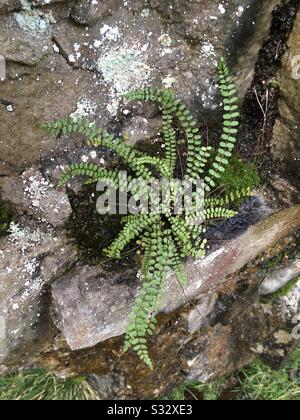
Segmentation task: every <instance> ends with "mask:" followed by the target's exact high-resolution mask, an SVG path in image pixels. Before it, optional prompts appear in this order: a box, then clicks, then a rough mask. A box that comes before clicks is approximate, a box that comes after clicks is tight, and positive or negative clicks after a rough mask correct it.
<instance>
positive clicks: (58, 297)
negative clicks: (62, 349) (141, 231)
mask: <svg viewBox="0 0 300 420" xmlns="http://www.w3.org/2000/svg"><path fill="white" fill-rule="evenodd" d="M299 228H300V206H295V207H293V208H290V209H287V210H283V211H281V212H279V213H276V214H274V215H272V216H270V217H268V218H267V219H265V220H264V221H262V222H261V223H258V224H257V225H255V226H253V227H250V228H249V229H248V230H247V231H246V233H244V234H243V235H241V236H239V237H238V238H236V239H234V240H232V241H229V242H228V243H227V244H226V245H224V246H223V247H221V248H219V249H217V250H216V251H214V252H212V253H211V254H210V255H208V256H207V257H206V258H205V259H203V260H201V261H192V260H189V261H188V262H187V263H186V265H185V270H186V272H187V274H188V283H187V285H186V286H185V287H184V290H183V289H182V288H181V286H180V285H179V284H178V281H177V280H176V278H174V277H173V276H172V277H171V278H170V281H169V284H168V287H167V291H166V294H165V299H164V302H163V305H162V311H163V312H166V313H170V312H173V311H174V310H176V309H177V308H179V307H181V306H182V305H184V304H185V303H187V302H190V301H192V300H195V299H197V298H199V297H200V296H201V295H202V294H204V293H208V292H209V293H212V292H214V291H217V290H218V289H219V288H220V287H221V286H222V285H224V283H225V282H226V278H227V277H228V276H229V275H231V274H233V273H236V272H238V271H240V270H241V269H242V268H243V267H244V266H245V265H247V264H248V263H250V262H251V261H253V260H254V259H255V258H256V257H258V256H259V255H260V254H261V253H262V252H264V251H266V250H268V249H269V248H271V247H272V246H274V244H276V243H278V242H280V241H282V240H283V239H284V238H285V237H288V236H289V235H291V234H293V233H294V232H295V231H297V230H298V229H299ZM138 287H139V282H138V281H134V273H133V272H131V271H127V272H124V273H122V274H118V275H109V274H108V273H105V272H104V271H103V269H102V268H99V267H96V268H87V267H76V268H75V269H74V270H72V271H71V272H70V273H68V274H67V275H66V276H64V277H62V278H61V279H60V280H58V281H56V282H55V283H54V284H53V285H52V298H53V311H54V314H55V317H54V319H55V323H56V325H57V327H58V328H59V329H60V330H61V331H62V333H63V335H64V337H65V338H66V340H67V342H68V344H69V346H70V347H71V349H72V350H78V349H84V348H88V347H92V346H94V345H96V344H98V343H100V342H102V341H104V340H107V339H108V338H111V337H116V336H119V335H122V334H123V333H124V332H125V329H126V325H127V317H128V314H129V312H130V308H131V305H132V301H133V298H134V296H135V295H136V293H137V290H138Z"/></svg>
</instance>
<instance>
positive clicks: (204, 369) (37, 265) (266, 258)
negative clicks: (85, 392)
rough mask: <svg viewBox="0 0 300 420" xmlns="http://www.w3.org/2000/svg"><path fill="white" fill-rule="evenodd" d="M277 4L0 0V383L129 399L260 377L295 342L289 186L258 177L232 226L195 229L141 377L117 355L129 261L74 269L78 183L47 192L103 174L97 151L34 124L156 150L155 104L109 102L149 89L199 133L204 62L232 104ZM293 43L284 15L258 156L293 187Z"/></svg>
mask: <svg viewBox="0 0 300 420" xmlns="http://www.w3.org/2000/svg"><path fill="white" fill-rule="evenodd" d="M202 3H205V4H202ZM277 3H278V0H274V1H273V0H272V1H271V0H270V1H268V2H264V1H263V0H232V1H230V2H225V1H220V0H207V1H205V2H199V1H189V2H186V1H181V0H176V1H174V0H172V1H171V0H165V1H156V0H149V1H141V0H130V1H126V2H125V1H121V0H116V1H113V2H112V1H106V0H103V1H100V0H98V1H95V0H93V1H92V0H86V1H83V0H76V1H75V0H70V1H67V0H35V1H27V0H22V1H17V0H16V1H14V0H9V1H1V0H0V15H1V19H0V41H1V42H0V55H2V56H4V57H5V60H6V73H7V77H6V80H4V81H0V85H1V86H0V88H1V89H0V91H1V93H0V156H1V163H0V193H1V200H4V201H8V202H9V203H10V204H11V205H12V207H13V210H14V213H15V215H16V219H15V222H14V223H11V225H10V229H9V232H7V234H6V235H5V236H1V237H0V374H8V373H11V372H14V371H15V370H16V369H19V368H30V367H32V366H37V367H45V368H47V369H50V370H51V371H53V372H55V373H58V374H60V375H64V376H74V375H88V376H89V379H90V381H91V382H92V383H93V384H94V386H95V387H96V388H97V389H98V390H99V392H100V394H101V395H102V397H103V398H109V399H111V398H115V399H122V398H132V399H144V398H154V397H159V396H160V395H167V394H168V392H170V391H171V389H172V388H173V387H174V386H175V385H177V384H178V383H180V382H182V380H184V379H191V380H200V381H203V382H208V381H211V380H214V379H216V378H219V377H220V376H222V375H225V374H228V373H231V372H232V371H234V370H236V369H238V368H239V367H241V366H244V365H245V364H247V363H248V362H250V361H251V360H252V359H253V358H254V357H257V356H258V357H261V358H262V359H263V360H265V361H266V362H268V363H269V364H270V365H271V366H274V367H278V366H280V364H282V363H283V362H284V360H285V359H286V357H287V356H288V354H289V352H290V351H291V349H292V348H294V347H295V345H296V344H297V342H298V341H299V340H300V334H299V330H300V329H299V313H300V284H299V281H298V277H297V276H298V275H299V246H300V238H299V235H300V206H299V205H294V201H295V200H294V196H296V195H297V190H296V188H293V187H291V186H290V185H289V184H288V182H287V181H286V179H283V178H281V177H279V175H276V176H272V180H271V188H267V187H266V186H265V187H263V188H261V189H260V190H259V191H258V192H256V193H255V196H254V197H252V198H251V199H250V200H248V202H247V203H246V204H245V205H244V206H243V207H242V208H241V210H240V212H239V215H238V216H237V217H236V218H234V219H231V220H229V221H227V222H225V223H219V224H217V225H214V226H211V227H210V228H209V229H208V231H207V235H208V237H209V239H210V242H211V250H210V253H209V254H208V256H207V257H206V258H205V259H204V260H201V261H192V260H188V261H186V262H185V268H186V271H187V274H188V278H189V281H188V283H187V285H186V287H185V288H184V290H182V288H181V287H180V286H179V285H178V283H177V282H176V280H175V279H174V278H170V281H169V284H168V289H167V293H166V297H165V300H164V302H163V306H162V310H161V312H160V313H159V314H158V320H159V323H158V328H157V330H156V331H155V334H154V337H153V339H151V340H150V352H151V357H152V358H153V361H154V364H155V370H154V372H150V371H149V370H148V369H147V368H146V367H145V366H144V365H143V364H142V363H141V362H139V360H138V359H137V357H136V355H135V354H133V353H132V352H128V353H126V354H124V352H123V337H122V335H123V333H124V331H125V329H126V325H127V316H128V313H129V311H130V308H131V304H132V301H133V298H134V296H135V295H136V292H137V289H138V287H139V280H138V277H137V271H138V267H137V265H135V266H134V267H133V268H132V267H130V268H129V266H128V267H127V266H126V267H125V268H124V266H122V267H121V266H119V267H116V266H114V269H115V270H113V269H112V268H111V266H110V268H107V267H106V268H105V265H104V266H96V267H94V266H93V267H92V266H89V265H86V264H85V263H83V262H82V261H81V262H80V261H79V258H78V253H77V249H76V247H75V245H74V243H73V240H72V239H71V238H70V236H69V235H67V230H66V222H67V221H68V220H69V218H70V216H74V213H75V212H73V213H72V208H71V205H70V202H69V198H71V203H72V206H73V205H74V203H73V202H72V197H73V195H74V194H76V192H78V190H79V189H80V186H79V183H77V184H76V185H75V184H74V185H72V192H71V190H70V194H69V197H68V196H67V195H66V194H65V193H63V192H61V191H58V190H57V189H56V188H55V184H56V181H57V179H58V176H59V174H60V173H61V171H62V170H63V168H64V167H65V165H66V164H67V163H69V162H86V161H92V162H97V163H101V164H103V165H105V164H107V165H110V164H111V163H112V162H111V159H110V158H111V157H112V155H110V154H108V153H104V152H103V151H97V152H96V150H93V149H92V150H91V149H87V148H86V147H85V145H84V144H83V140H82V138H81V137H80V136H78V137H75V138H74V139H72V140H71V139H70V138H69V136H67V135H65V136H61V137H59V138H56V137H54V136H48V135H45V134H44V133H43V132H42V131H41V130H40V128H39V123H41V122H43V121H48V120H52V119H55V118H61V117H65V116H68V115H70V114H71V115H73V116H84V117H88V118H91V119H94V120H96V122H97V123H98V124H99V125H100V126H105V127H108V129H109V131H111V132H113V133H115V134H119V133H122V134H123V136H124V137H125V139H126V141H127V142H128V143H130V144H135V143H137V142H139V141H140V140H143V139H147V140H148V139H150V140H156V137H157V135H158V130H159V127H160V122H161V120H160V115H159V113H158V109H157V108H156V107H155V106H153V105H149V106H145V105H143V104H139V103H138V104H134V105H132V104H128V103H124V104H122V106H121V107H119V105H120V99H119V96H120V94H122V93H124V92H125V91H127V90H128V89H132V88H140V87H143V86H148V85H151V86H154V87H172V88H173V89H174V90H175V92H176V93H177V94H178V95H179V96H180V97H181V98H182V99H184V100H185V101H186V103H187V104H189V105H190V106H191V108H192V110H193V112H194V113H195V115H196V116H197V117H199V121H201V126H202V128H203V129H204V132H206V131H212V132H215V131H216V130H215V129H216V127H217V125H218V126H219V121H220V119H219V118H218V117H219V102H220V98H219V96H218V94H217V86H216V78H215V76H216V64H217V60H218V57H219V56H221V55H225V56H227V57H229V61H230V62H231V65H232V67H233V69H234V72H235V78H236V81H237V83H238V86H239V87H240V92H241V93H240V99H242V97H243V95H244V93H245V92H246V90H247V89H248V88H249V86H250V84H251V81H252V76H253V74H254V72H255V62H256V59H257V56H258V53H259V50H260V47H261V46H262V44H263V42H264V40H265V39H266V38H267V39H268V31H269V26H270V22H271V11H272V10H273V8H274V6H275V5H277ZM291 3H293V4H295V1H294V0H291ZM285 4H286V3H285ZM278 13H279V12H278ZM278 13H277V14H278ZM298 41H299V15H298V18H297V21H296V23H295V28H294V31H293V33H292V34H291V37H290V40H289V44H290V45H289V46H290V50H289V52H288V53H287V55H286V57H285V60H284V63H283V67H282V69H281V73H280V75H279V84H280V86H281V91H282V95H281V100H280V116H279V118H278V119H277V123H276V126H275V129H274V138H273V153H274V155H275V156H276V157H277V158H278V159H280V161H281V165H282V168H284V169H285V170H286V172H287V173H289V174H290V175H291V176H292V178H293V180H294V183H296V182H298V177H299V170H298V169H297V168H298V166H297V159H298V145H299V142H298V137H299V134H300V133H298V131H297V130H298V127H299V126H300V121H299V110H300V108H299V95H297V94H295V92H298V86H299V80H298V78H297V75H298V70H297V69H298V61H297V60H298V58H297V54H298V51H297V50H299V43H298ZM295 57H296V58H295ZM1 62H2V60H1ZM299 63H300V60H299ZM2 70H3V69H1V71H2ZM290 75H291V77H290ZM269 82H273V83H275V82H274V81H269ZM202 121H203V123H202ZM246 134H247V133H246ZM297 142H298V143H297ZM272 175H273V174H272ZM273 189H274V190H276V191H277V193H276V195H274V193H273V191H272V190H273ZM72 194H73V195H72ZM1 200H0V205H1ZM282 207H284V210H282ZM286 207H289V208H286ZM73 208H74V207H73ZM279 210H282V211H279ZM86 217H88V215H87V216H86ZM110 228H111V227H110ZM90 233H91V234H92V233H93V232H90V231H89V230H88V232H87V234H88V235H90ZM1 234H2V233H1V232H0V235H1ZM283 286H284V291H285V293H286V295H284V294H283V295H280V291H282V287H283ZM275 291H277V292H276V294H275V295H273V294H271V293H273V292H275ZM261 295H264V296H263V297H262V296H261Z"/></svg>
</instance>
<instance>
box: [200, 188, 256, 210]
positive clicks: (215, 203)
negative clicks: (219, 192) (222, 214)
mask: <svg viewBox="0 0 300 420" xmlns="http://www.w3.org/2000/svg"><path fill="white" fill-rule="evenodd" d="M250 196H251V189H250V188H245V189H242V190H237V191H235V192H231V193H230V194H226V195H225V196H220V197H207V198H205V200H204V203H205V207H209V206H210V207H222V206H229V205H230V204H235V203H236V202H238V201H239V200H241V199H242V198H245V197H250Z"/></svg>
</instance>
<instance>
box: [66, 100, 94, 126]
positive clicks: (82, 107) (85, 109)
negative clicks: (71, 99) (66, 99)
mask: <svg viewBox="0 0 300 420" xmlns="http://www.w3.org/2000/svg"><path fill="white" fill-rule="evenodd" d="M96 111H97V104H96V103H94V102H93V101H91V100H90V99H88V98H86V97H83V98H81V99H79V101H78V102H77V108H76V110H75V111H74V112H73V113H72V114H71V115H70V117H71V118H73V120H77V119H80V118H89V117H92V116H94V115H95V114H96Z"/></svg>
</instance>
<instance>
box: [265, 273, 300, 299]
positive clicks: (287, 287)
mask: <svg viewBox="0 0 300 420" xmlns="http://www.w3.org/2000/svg"><path fill="white" fill-rule="evenodd" d="M299 281H300V276H298V277H296V278H294V279H293V280H291V281H289V282H288V283H287V284H286V285H285V286H283V287H282V288H281V289H279V290H277V291H276V292H274V293H272V294H271V295H268V296H265V297H263V298H262V299H261V301H262V302H263V303H270V302H273V301H274V300H277V299H279V298H281V297H283V296H286V295H288V294H289V292H290V291H291V290H293V288H294V287H295V286H296V284H297V283H298V282H299Z"/></svg>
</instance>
